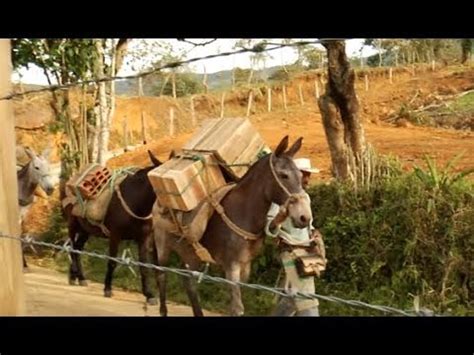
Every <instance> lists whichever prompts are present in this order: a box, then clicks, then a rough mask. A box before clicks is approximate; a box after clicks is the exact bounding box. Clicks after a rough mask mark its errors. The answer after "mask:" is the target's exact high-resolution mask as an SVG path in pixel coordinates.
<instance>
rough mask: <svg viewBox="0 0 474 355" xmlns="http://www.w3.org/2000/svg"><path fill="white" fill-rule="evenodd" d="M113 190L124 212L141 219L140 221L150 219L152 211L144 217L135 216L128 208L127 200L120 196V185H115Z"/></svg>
mask: <svg viewBox="0 0 474 355" xmlns="http://www.w3.org/2000/svg"><path fill="white" fill-rule="evenodd" d="M115 191H116V192H117V197H118V199H119V201H120V203H121V204H122V207H123V209H124V210H125V212H127V213H128V214H129V215H130V216H132V217H133V218H136V219H139V220H142V221H147V220H149V219H151V218H152V217H153V213H150V214H149V215H148V216H146V217H140V216H137V215H136V214H135V213H133V211H132V210H131V209H130V207H128V205H127V202H125V200H124V198H123V196H122V192H121V191H120V185H117V186H115Z"/></svg>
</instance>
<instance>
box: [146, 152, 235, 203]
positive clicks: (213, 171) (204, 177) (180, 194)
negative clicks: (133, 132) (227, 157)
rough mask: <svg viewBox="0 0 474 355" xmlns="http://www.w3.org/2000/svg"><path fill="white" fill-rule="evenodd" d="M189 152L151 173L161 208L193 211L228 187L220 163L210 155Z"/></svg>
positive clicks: (150, 177) (151, 179) (149, 175)
mask: <svg viewBox="0 0 474 355" xmlns="http://www.w3.org/2000/svg"><path fill="white" fill-rule="evenodd" d="M195 155H199V156H201V157H202V158H203V159H204V164H203V162H202V161H200V160H193V159H192V158H191V157H192V156H193V154H191V153H187V154H185V155H182V156H178V157H175V158H173V159H171V160H169V161H167V162H166V163H164V164H163V165H160V166H159V167H157V168H155V169H153V170H151V171H150V172H148V178H149V179H150V182H151V184H152V186H153V189H154V190H155V193H156V195H157V199H158V202H159V203H160V205H161V206H164V207H169V208H172V209H176V210H181V211H190V210H192V209H194V208H195V207H196V206H197V205H198V204H199V203H200V202H201V201H202V200H203V199H204V198H205V197H206V196H208V195H209V194H210V193H212V192H213V191H215V190H216V189H218V188H219V187H221V186H223V185H225V184H226V181H225V180H224V176H223V174H222V171H221V170H220V168H219V166H218V164H217V160H216V159H215V157H214V156H213V154H211V153H196V154H195Z"/></svg>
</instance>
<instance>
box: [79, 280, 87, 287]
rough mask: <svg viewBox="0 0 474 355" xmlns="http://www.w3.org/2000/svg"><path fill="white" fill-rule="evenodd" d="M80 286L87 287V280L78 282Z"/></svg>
mask: <svg viewBox="0 0 474 355" xmlns="http://www.w3.org/2000/svg"><path fill="white" fill-rule="evenodd" d="M79 285H80V286H87V280H79Z"/></svg>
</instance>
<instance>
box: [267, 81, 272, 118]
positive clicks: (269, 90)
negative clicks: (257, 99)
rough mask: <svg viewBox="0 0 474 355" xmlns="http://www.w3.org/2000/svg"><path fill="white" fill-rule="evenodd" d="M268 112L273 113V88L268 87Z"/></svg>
mask: <svg viewBox="0 0 474 355" xmlns="http://www.w3.org/2000/svg"><path fill="white" fill-rule="evenodd" d="M267 105H268V107H267V110H268V112H271V111H272V88H271V87H267Z"/></svg>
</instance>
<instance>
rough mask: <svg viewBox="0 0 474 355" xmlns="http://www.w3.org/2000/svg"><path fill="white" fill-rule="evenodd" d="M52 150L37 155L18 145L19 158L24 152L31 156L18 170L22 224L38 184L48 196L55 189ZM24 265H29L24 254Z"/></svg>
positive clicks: (25, 266)
mask: <svg viewBox="0 0 474 355" xmlns="http://www.w3.org/2000/svg"><path fill="white" fill-rule="evenodd" d="M50 152H51V150H50V149H49V148H47V149H45V150H44V151H43V153H41V155H37V154H36V153H35V152H34V151H33V150H31V149H30V148H29V147H26V148H20V147H17V160H20V159H19V158H20V156H21V154H22V153H24V154H25V155H26V157H27V158H29V161H28V162H27V163H26V164H25V165H24V166H23V167H20V168H19V170H17V181H18V204H19V206H20V224H21V225H22V226H23V221H24V218H25V216H26V214H27V213H28V210H29V209H30V207H31V204H32V203H33V201H34V192H35V190H36V188H37V187H38V185H39V186H40V187H41V188H42V189H43V191H44V192H45V193H46V194H47V195H48V196H50V195H51V194H52V193H53V191H54V186H53V182H52V179H51V174H50V166H49V161H48V159H49V155H50ZM23 267H24V268H27V267H28V265H27V263H26V259H25V255H24V254H23Z"/></svg>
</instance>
